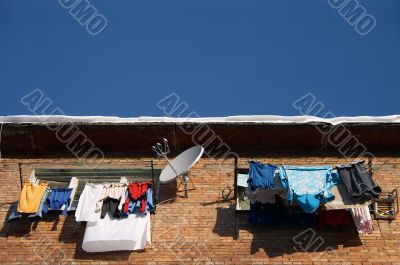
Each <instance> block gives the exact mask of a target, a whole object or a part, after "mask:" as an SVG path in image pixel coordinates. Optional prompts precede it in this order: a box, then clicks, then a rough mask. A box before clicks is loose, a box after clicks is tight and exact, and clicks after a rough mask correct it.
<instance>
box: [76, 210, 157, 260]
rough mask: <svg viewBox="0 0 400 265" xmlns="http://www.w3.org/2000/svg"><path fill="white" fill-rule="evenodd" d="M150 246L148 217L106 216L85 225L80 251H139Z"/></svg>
mask: <svg viewBox="0 0 400 265" xmlns="http://www.w3.org/2000/svg"><path fill="white" fill-rule="evenodd" d="M146 243H149V244H151V230H150V215H149V214H130V215H129V216H128V218H123V219H116V218H113V217H110V215H109V214H106V216H105V217H104V219H100V220H98V221H97V222H88V223H87V224H86V230H85V236H84V238H83V243H82V249H83V250H84V251H86V252H108V251H118V250H139V249H144V248H145V247H146Z"/></svg>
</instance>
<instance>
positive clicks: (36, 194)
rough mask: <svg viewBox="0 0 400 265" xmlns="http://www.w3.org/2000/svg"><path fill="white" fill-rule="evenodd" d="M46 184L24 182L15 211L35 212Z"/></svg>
mask: <svg viewBox="0 0 400 265" xmlns="http://www.w3.org/2000/svg"><path fill="white" fill-rule="evenodd" d="M47 185H48V184H47V183H41V184H32V183H31V182H25V184H24V186H23V187H22V191H21V196H20V198H19V202H18V209H17V211H18V212H19V213H36V212H37V209H38V207H39V204H40V200H41V199H42V197H43V194H44V192H45V190H46V188H47Z"/></svg>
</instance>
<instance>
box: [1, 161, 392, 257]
mask: <svg viewBox="0 0 400 265" xmlns="http://www.w3.org/2000/svg"><path fill="white" fill-rule="evenodd" d="M148 159H150V158H147V159H146V160H148ZM249 159H251V158H250V157H246V158H241V159H240V161H239V165H240V166H243V167H245V166H246V162H247V160H249ZM255 159H257V160H261V161H264V162H270V163H276V164H300V165H310V164H311V165H314V164H315V165H318V164H329V165H335V164H337V163H340V162H341V163H343V162H346V161H345V160H342V159H339V158H337V157H324V158H321V157H287V156H282V155H279V156H278V155H276V156H275V155H274V156H272V155H271V157H263V158H262V159H260V158H255ZM142 161H143V160H139V159H126V158H125V159H117V158H114V159H108V160H106V161H105V163H106V164H108V165H109V166H123V165H125V166H128V165H129V166H132V165H134V164H141V163H142ZM74 162H76V161H75V160H73V159H30V160H28V159H4V158H3V159H2V160H1V162H0V229H1V236H0V263H1V264H25V263H26V264H43V263H46V262H47V264H57V263H60V262H64V264H71V262H75V264H127V263H132V264H321V263H328V261H330V262H332V263H336V264H342V263H343V264H344V263H346V262H347V264H350V263H351V264H390V263H392V264H396V262H397V264H400V219H398V220H395V221H393V222H391V223H389V222H387V221H379V222H378V221H374V228H375V231H374V233H373V234H370V235H357V234H355V233H353V232H352V231H349V230H329V229H325V230H324V229H318V230H315V232H316V236H318V237H321V238H322V239H323V240H324V245H323V246H321V247H320V248H318V249H315V251H313V252H303V251H301V249H300V248H299V246H296V245H295V243H294V242H293V240H292V239H293V237H294V236H296V235H298V234H299V233H300V232H302V231H303V230H298V229H286V230H285V229H278V228H276V229H273V228H266V227H254V226H251V225H249V224H247V222H246V216H245V215H243V214H240V213H238V214H235V210H234V206H235V201H234V200H230V201H222V200H221V191H222V189H224V188H225V187H227V186H231V187H233V185H234V161H233V159H232V160H230V161H225V163H224V164H223V166H222V167H220V163H221V160H214V159H207V158H203V159H202V160H201V161H200V162H199V163H198V164H197V165H196V166H195V167H194V169H193V171H192V175H191V176H192V180H193V181H194V183H195V185H196V187H197V190H195V191H191V192H190V198H189V199H183V198H178V199H177V200H175V201H172V202H171V201H170V202H166V203H164V204H161V205H159V206H158V208H157V212H156V214H155V215H154V216H152V245H151V246H148V247H147V248H146V250H145V251H142V252H114V253H100V254H90V253H85V252H84V251H83V250H82V249H81V242H82V238H83V234H84V226H83V225H82V226H81V227H80V228H77V227H76V222H75V220H74V216H73V215H70V216H68V217H66V218H65V217H63V216H60V217H59V219H55V218H53V217H48V218H46V219H45V220H43V221H41V222H37V223H29V222H19V223H14V224H12V225H10V224H5V220H6V216H7V213H8V212H9V210H10V207H12V206H13V205H15V203H16V201H17V200H18V197H19V191H20V172H21V175H22V179H26V178H27V177H29V174H30V171H31V168H32V167H34V166H38V165H41V166H55V167H57V165H59V164H60V163H74ZM384 162H385V164H384V165H382V166H381V167H380V169H379V170H378V171H376V172H375V173H374V178H375V179H376V180H377V181H378V182H379V184H380V185H381V186H382V188H383V189H385V190H391V189H393V188H395V187H396V188H400V187H399V186H400V178H399V176H400V158H392V157H379V158H378V159H377V160H376V161H373V163H374V165H375V166H377V165H381V164H382V163H384ZM43 163H45V164H43ZM156 165H157V166H158V167H161V166H162V165H163V162H162V161H156ZM62 166H63V167H66V165H62ZM175 188H176V184H175V183H172V184H168V185H165V186H161V193H160V197H159V200H160V201H161V200H165V199H168V198H171V197H173V194H175ZM399 218H400V216H399ZM74 230H76V233H75V232H74ZM6 235H8V236H6ZM326 249H328V251H324V250H326Z"/></svg>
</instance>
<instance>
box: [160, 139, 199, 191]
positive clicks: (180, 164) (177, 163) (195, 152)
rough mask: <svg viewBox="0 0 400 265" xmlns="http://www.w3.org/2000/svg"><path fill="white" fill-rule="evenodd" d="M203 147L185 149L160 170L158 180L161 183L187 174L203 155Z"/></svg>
mask: <svg viewBox="0 0 400 265" xmlns="http://www.w3.org/2000/svg"><path fill="white" fill-rule="evenodd" d="M203 152H204V148H203V147H202V146H200V145H197V146H193V147H192V148H189V149H187V150H186V151H184V152H183V153H181V154H180V155H178V156H177V157H175V159H173V160H172V161H169V163H168V165H167V166H166V167H165V168H164V169H163V170H162V171H161V175H160V182H161V183H162V184H166V183H170V182H172V181H174V180H175V179H176V178H178V177H179V176H183V175H185V174H187V173H188V172H189V171H190V169H191V168H192V167H193V166H194V165H195V164H196V163H197V161H199V159H200V158H201V156H202V155H203Z"/></svg>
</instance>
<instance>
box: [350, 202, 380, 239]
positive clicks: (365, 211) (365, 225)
mask: <svg viewBox="0 0 400 265" xmlns="http://www.w3.org/2000/svg"><path fill="white" fill-rule="evenodd" d="M350 212H351V216H353V221H354V224H355V225H356V227H357V231H358V233H360V234H361V233H365V234H370V233H372V232H373V231H374V228H373V226H372V218H371V214H370V213H369V208H368V206H364V207H361V208H353V209H350Z"/></svg>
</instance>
